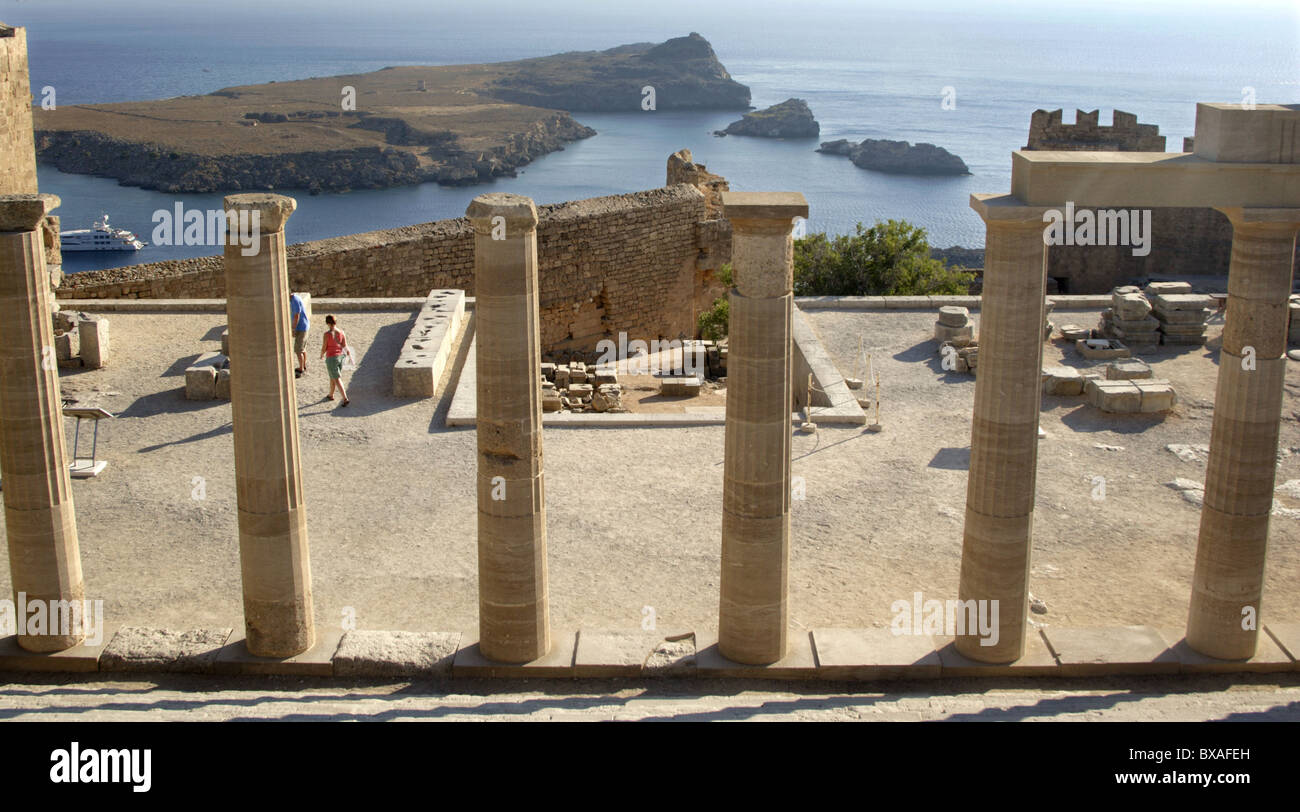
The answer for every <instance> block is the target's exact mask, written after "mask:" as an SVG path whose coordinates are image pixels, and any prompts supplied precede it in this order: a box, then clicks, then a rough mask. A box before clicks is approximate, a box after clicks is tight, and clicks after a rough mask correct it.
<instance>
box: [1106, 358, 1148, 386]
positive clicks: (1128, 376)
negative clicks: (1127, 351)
mask: <svg viewBox="0 0 1300 812" xmlns="http://www.w3.org/2000/svg"><path fill="white" fill-rule="evenodd" d="M1150 377H1151V367H1150V366H1148V365H1147V363H1146V362H1145V361H1142V360H1140V359H1137V358H1126V359H1123V360H1118V361H1111V362H1110V363H1109V364H1107V365H1106V379H1107V380H1110V381H1131V380H1133V379H1135V378H1150Z"/></svg>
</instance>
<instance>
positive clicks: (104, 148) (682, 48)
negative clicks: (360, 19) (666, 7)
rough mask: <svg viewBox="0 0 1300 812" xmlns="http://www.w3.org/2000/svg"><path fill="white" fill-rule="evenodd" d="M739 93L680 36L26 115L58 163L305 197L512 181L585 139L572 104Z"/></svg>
mask: <svg viewBox="0 0 1300 812" xmlns="http://www.w3.org/2000/svg"><path fill="white" fill-rule="evenodd" d="M646 88H651V89H652V91H651V92H649V93H648V92H646ZM651 96H652V97H653V104H652V105H647V104H646V100H647V98H649V97H651ZM749 99H750V93H749V88H747V87H745V86H744V85H742V84H740V83H738V82H736V81H735V80H734V79H732V78H731V76H730V75H729V74H728V73H727V71H726V68H724V67H723V65H722V63H721V62H720V61H719V60H718V58H717V55H716V54H715V53H714V52H713V48H712V46H710V45H709V43H708V41H707V40H705V39H704V38H703V37H701V36H700V35H699V34H696V33H691V34H690V35H689V36H685V37H677V38H674V39H670V40H668V41H666V42H662V43H659V44H653V43H637V44H633V45H621V46H618V47H616V48H610V49H608V50H605V51H578V52H570V53H564V54H557V55H555V56H548V57H539V58H535V59H523V60H518V61H515V62H496V63H490V64H482V65H447V66H437V67H414V66H412V67H394V68H385V69H383V70H379V71H375V72H373V73H365V74H355V75H348V76H333V77H325V78H314V79H303V80H298V81H291V82H270V83H268V84H262V85H247V86H243V87H230V88H225V89H222V90H217V91H215V92H213V93H209V94H207V95H202V96H181V97H178V98H173V99H161V100H157V101H141V102H120V103H114V104H89V105H70V106H66V107H59V108H58V109H56V110H42V109H40V108H39V107H37V108H36V109H34V110H33V116H34V119H35V130H36V151H37V158H38V160H39V161H41V162H42V163H45V164H49V165H52V166H54V167H56V168H58V169H59V170H61V171H64V172H72V173H78V174H89V175H100V176H105V177H111V178H116V179H117V180H118V181H119V182H120V183H122V184H124V185H127V186H140V187H143V188H146V189H158V190H161V191H166V192H218V191H248V190H269V189H309V190H311V191H312V192H317V191H346V190H348V189H358V188H370V189H377V188H385V187H390V186H400V185H406V184H414V183H422V182H426V181H436V182H438V183H442V184H446V185H468V184H473V183H479V182H481V181H485V180H488V179H490V178H492V177H496V176H502V175H506V176H513V175H514V174H515V171H516V170H517V169H518V168H519V167H521V166H524V165H525V164H527V163H529V162H530V161H532V160H534V159H536V158H538V157H540V156H542V155H545V154H547V153H549V152H553V151H556V150H560V149H563V148H564V144H566V143H569V142H572V141H576V140H578V139H582V138H587V137H590V136H592V135H595V130H592V129H591V128H590V127H586V126H584V125H583V124H581V123H579V122H578V121H576V120H575V119H574V118H573V117H572V116H571V115H570V113H572V112H584V111H602V112H606V111H608V112H612V111H629V112H639V113H643V114H645V115H653V113H654V111H655V110H681V109H700V110H706V109H708V110H747V109H749ZM647 108H649V109H647Z"/></svg>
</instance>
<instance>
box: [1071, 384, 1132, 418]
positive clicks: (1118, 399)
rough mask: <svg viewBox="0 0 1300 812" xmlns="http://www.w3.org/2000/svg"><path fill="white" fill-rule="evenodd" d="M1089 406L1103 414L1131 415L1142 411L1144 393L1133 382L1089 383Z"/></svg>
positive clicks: (1085, 391)
mask: <svg viewBox="0 0 1300 812" xmlns="http://www.w3.org/2000/svg"><path fill="white" fill-rule="evenodd" d="M1084 393H1085V394H1086V395H1087V396H1088V404H1089V405H1090V406H1095V407H1096V408H1098V409H1101V410H1102V411H1103V412H1114V413H1120V414H1126V413H1127V414H1131V413H1134V412H1140V411H1142V391H1141V390H1140V389H1138V387H1137V384H1135V383H1134V382H1132V381H1091V380H1090V381H1088V382H1087V384H1086V385H1085V387H1084Z"/></svg>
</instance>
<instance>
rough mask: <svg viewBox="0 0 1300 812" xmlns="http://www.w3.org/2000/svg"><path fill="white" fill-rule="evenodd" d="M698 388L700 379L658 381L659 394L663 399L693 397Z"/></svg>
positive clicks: (696, 393)
mask: <svg viewBox="0 0 1300 812" xmlns="http://www.w3.org/2000/svg"><path fill="white" fill-rule="evenodd" d="M700 388H701V382H700V379H699V378H696V377H694V376H691V377H683V378H660V379H659V394H661V395H664V396H665V397H695V396H696V395H698V394H699V393H700Z"/></svg>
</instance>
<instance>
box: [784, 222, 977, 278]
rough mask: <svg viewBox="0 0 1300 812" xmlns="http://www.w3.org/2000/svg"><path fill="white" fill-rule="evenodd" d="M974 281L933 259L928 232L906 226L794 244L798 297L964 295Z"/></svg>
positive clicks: (820, 235) (881, 226) (880, 227)
mask: <svg viewBox="0 0 1300 812" xmlns="http://www.w3.org/2000/svg"><path fill="white" fill-rule="evenodd" d="M974 278H975V275H974V274H973V273H971V272H969V271H965V270H962V269H959V268H951V267H949V266H948V265H947V263H945V262H944V261H943V260H941V259H932V258H931V257H930V244H929V241H928V240H927V239H926V234H925V229H923V228H919V227H917V226H914V225H912V224H911V223H908V222H905V221H902V220H889V221H887V222H883V223H880V222H878V223H876V224H875V225H874V226H872V227H871V228H867V229H864V228H863V226H862V224H861V223H858V224H857V227H856V229H855V233H854V234H852V235H849V234H841V235H838V236H836V237H834V238H833V239H832V238H828V237H827V236H826V234H825V233H824V232H819V233H816V234H809V235H808V236H807V237H804V238H803V239H799V240H795V243H794V293H795V295H796V296H925V295H943V294H963V293H966V292H968V291H969V290H970V284H971V282H972V281H973V280H974Z"/></svg>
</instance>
